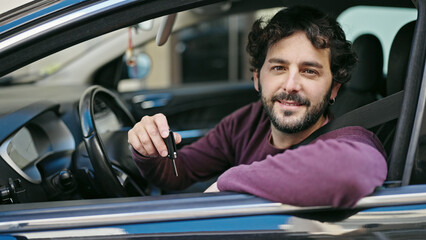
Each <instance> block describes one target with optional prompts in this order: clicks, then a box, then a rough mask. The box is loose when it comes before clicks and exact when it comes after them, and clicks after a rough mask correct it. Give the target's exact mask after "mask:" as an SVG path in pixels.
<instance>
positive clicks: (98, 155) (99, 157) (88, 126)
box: [79, 85, 135, 197]
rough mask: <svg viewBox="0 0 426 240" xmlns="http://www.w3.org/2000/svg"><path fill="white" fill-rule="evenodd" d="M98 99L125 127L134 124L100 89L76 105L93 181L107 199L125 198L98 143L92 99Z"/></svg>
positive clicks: (88, 91)
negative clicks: (92, 172) (92, 171)
mask: <svg viewBox="0 0 426 240" xmlns="http://www.w3.org/2000/svg"><path fill="white" fill-rule="evenodd" d="M97 97H100V98H102V100H103V101H104V102H105V103H106V104H107V105H108V107H109V108H110V109H111V110H112V111H113V112H114V113H116V115H117V117H118V118H119V121H120V122H121V123H122V124H123V125H124V126H129V127H131V126H133V125H134V124H135V120H134V118H133V117H132V115H131V114H130V113H129V112H128V111H127V109H126V107H125V106H124V104H123V103H122V102H121V100H120V99H119V98H118V97H117V96H116V95H115V94H114V93H113V92H111V91H109V90H108V89H105V88H103V87H101V86H98V85H95V86H91V87H89V88H88V89H86V91H85V92H84V93H83V95H82V96H81V98H80V103H79V115H80V124H81V130H82V133H83V140H84V144H85V146H86V149H87V154H88V155H89V158H90V162H91V163H92V166H93V169H94V171H95V174H94V175H95V180H96V181H97V182H98V183H101V187H102V189H103V191H104V193H105V194H106V195H107V196H108V197H126V196H128V194H127V193H126V190H125V189H124V187H123V186H122V185H121V183H120V181H119V180H118V178H117V175H116V174H115V172H114V170H113V167H112V164H111V161H110V159H109V157H108V154H107V151H106V150H105V146H104V144H103V143H102V141H101V138H100V136H99V133H98V131H97V128H96V124H95V119H94V112H95V110H94V106H95V104H94V103H95V98H97Z"/></svg>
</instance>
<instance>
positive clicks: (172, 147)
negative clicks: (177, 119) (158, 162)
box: [163, 130, 178, 177]
mask: <svg viewBox="0 0 426 240" xmlns="http://www.w3.org/2000/svg"><path fill="white" fill-rule="evenodd" d="M163 139H164V143H166V146H167V157H168V158H169V159H170V160H171V162H172V167H173V172H174V173H175V176H176V177H177V176H178V172H177V168H176V162H175V159H176V158H177V148H176V143H175V136H174V134H173V131H172V130H169V136H168V137H166V138H163Z"/></svg>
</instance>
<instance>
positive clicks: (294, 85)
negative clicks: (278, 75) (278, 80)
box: [282, 70, 301, 93]
mask: <svg viewBox="0 0 426 240" xmlns="http://www.w3.org/2000/svg"><path fill="white" fill-rule="evenodd" d="M283 77H284V79H283V86H282V87H283V89H284V91H286V92H288V93H290V92H298V91H300V89H301V81H300V80H301V79H300V76H299V74H298V71H296V70H290V71H289V72H288V74H286V75H285V76H283Z"/></svg>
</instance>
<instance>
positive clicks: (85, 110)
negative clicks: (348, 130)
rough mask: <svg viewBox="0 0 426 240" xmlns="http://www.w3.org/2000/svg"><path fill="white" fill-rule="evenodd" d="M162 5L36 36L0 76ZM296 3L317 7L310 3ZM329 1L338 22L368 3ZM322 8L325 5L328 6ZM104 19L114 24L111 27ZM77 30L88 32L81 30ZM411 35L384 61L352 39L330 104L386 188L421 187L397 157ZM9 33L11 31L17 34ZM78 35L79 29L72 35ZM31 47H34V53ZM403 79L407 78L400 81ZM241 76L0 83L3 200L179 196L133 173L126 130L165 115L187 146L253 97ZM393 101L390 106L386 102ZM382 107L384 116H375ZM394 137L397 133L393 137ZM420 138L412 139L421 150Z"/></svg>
mask: <svg viewBox="0 0 426 240" xmlns="http://www.w3.org/2000/svg"><path fill="white" fill-rule="evenodd" d="M154 2H155V1H154ZM165 2H167V1H160V2H159V3H148V4H147V6H145V5H137V6H135V7H134V8H133V9H131V8H125V9H124V10H123V11H121V12H117V13H113V14H110V15H109V16H107V17H105V16H104V18H102V19H100V18H99V19H94V20H91V21H87V22H85V23H84V24H80V25H79V26H77V25H73V26H71V27H69V28H67V29H66V30H64V31H63V32H62V33H55V34H52V36H47V37H45V38H43V39H36V40H37V43H34V42H31V46H32V47H30V45H28V46H27V47H26V46H24V47H22V48H21V49H18V50H15V51H14V52H13V53H10V54H8V61H5V59H4V58H3V57H2V56H0V61H1V62H5V66H3V67H2V69H1V73H5V72H7V71H11V70H14V69H17V68H18V67H20V66H23V65H25V64H26V63H29V62H31V61H33V60H34V59H37V58H40V57H43V56H46V55H48V54H50V53H53V52H54V51H55V50H59V49H61V48H64V47H67V46H70V45H72V44H74V43H77V42H79V41H83V39H88V38H90V37H93V36H96V35H98V34H101V33H105V32H107V31H112V30H115V29H116V28H118V27H116V26H121V27H128V26H130V25H132V24H135V23H138V22H140V21H142V20H145V19H148V18H152V17H156V16H158V15H164V14H169V13H171V12H170V10H168V9H167V8H165V7H163V8H165V10H163V11H158V10H156V11H157V12H156V13H155V14H154V15H155V16H152V14H151V13H150V12H149V11H154V10H155V8H156V7H159V6H160V3H165ZM288 2H289V1H282V2H278V3H277V1H269V0H267V1H262V3H260V2H259V1H248V2H243V1H235V2H232V6H231V7H230V8H229V9H228V10H227V12H221V13H218V15H221V14H237V13H242V12H245V11H249V10H250V11H251V10H254V9H258V8H272V7H281V6H283V5H285V4H286V3H288ZM301 2H302V3H304V4H312V5H314V6H318V4H316V3H315V1H308V0H306V1H301ZM167 3H168V2H167ZM150 4H151V5H150ZM172 4H173V3H172ZM176 4H177V3H176ZM327 4H328V5H327ZM327 4H324V5H320V6H318V7H319V8H320V9H322V10H325V11H326V10H328V9H333V11H332V12H330V14H332V15H335V16H338V15H339V14H340V13H341V12H343V11H344V10H345V9H347V8H349V7H351V6H354V5H375V4H376V3H372V2H370V1H359V2H356V1H344V2H343V1H339V2H338V3H334V2H333V1H327ZM330 4H332V5H333V7H332V8H331V7H330ZM378 4H382V5H383V6H389V7H400V8H414V5H413V4H412V3H411V1H396V0H395V1H393V0H387V1H383V2H382V3H378ZM193 5H194V6H195V5H197V4H196V3H193V4H190V5H188V6H184V7H175V9H174V11H178V10H181V8H189V7H191V6H193ZM141 8H146V9H147V10H146V14H144V15H143V16H141V17H140V18H132V19H131V20H125V19H123V17H122V16H123V15H125V14H131V13H133V12H137V11H140V12H144V11H143V10H141ZM117 17H118V18H119V19H120V20H119V21H118V22H117V20H116V19H114V18H117ZM178 17H179V14H178ZM40 21H42V20H40ZM112 22H115V24H116V25H115V26H109V25H111V24H110V23H112ZM83 27H84V28H86V29H89V30H92V31H82V29H83ZM415 30H416V22H415V21H414V22H410V23H408V24H406V25H405V26H404V27H402V28H401V29H400V31H398V33H397V35H396V36H395V37H394V40H393V42H392V46H391V49H390V53H389V59H388V60H387V59H385V60H384V59H383V58H384V53H383V46H382V44H381V42H380V40H379V39H378V37H377V36H375V35H374V34H371V33H368V34H363V35H360V36H359V37H357V38H356V39H355V40H354V41H353V49H354V51H355V52H356V53H357V55H358V58H359V64H358V65H357V67H356V69H355V71H354V73H353V76H352V78H351V80H350V82H349V83H348V84H347V85H346V86H344V88H342V89H341V91H340V93H339V95H338V98H337V99H336V104H335V105H333V106H332V108H331V111H332V112H333V114H334V116H335V119H336V120H338V119H340V117H343V118H345V115H347V114H350V115H347V116H352V117H351V118H353V116H354V115H355V114H356V115H359V116H360V117H358V118H357V119H358V120H353V121H352V122H351V121H347V122H345V123H344V124H348V123H351V124H357V125H364V124H365V126H367V127H368V128H369V129H370V130H372V131H373V132H374V133H375V134H376V135H377V136H378V137H379V139H380V140H381V141H382V143H383V145H384V147H385V149H386V151H387V154H388V164H389V176H388V179H387V183H386V184H385V186H386V187H395V186H401V185H408V184H414V183H415V184H424V183H425V181H426V178H425V174H424V171H426V168H425V166H424V164H425V161H426V160H425V159H416V162H415V163H414V165H415V167H414V168H413V170H412V171H410V170H408V171H410V174H409V175H404V176H408V179H404V180H403V172H404V169H405V168H406V167H405V166H406V162H405V159H406V158H405V155H406V154H407V151H408V148H409V147H408V144H409V141H408V139H409V138H410V136H411V129H412V126H413V124H414V116H415V111H416V108H415V107H412V106H416V105H417V100H418V96H419V91H420V82H419V81H418V79H419V77H418V76H419V75H420V74H421V72H420V71H421V67H422V66H417V65H410V60H411V61H413V59H418V58H423V59H424V56H422V55H421V53H422V52H424V51H422V49H423V48H424V46H419V47H417V48H414V49H413V48H412V45H411V44H412V43H413V44H414V45H416V46H417V45H423V44H419V43H421V40H422V39H424V36H420V35H419V33H418V32H417V33H416V34H417V35H416V34H415ZM16 31H19V28H18V29H16ZM102 31H103V32H102ZM77 32H82V33H81V34H75V33H77ZM7 34H9V33H7ZM7 34H6V35H7ZM10 34H11V33H10ZM73 35H75V37H74V36H73ZM77 35H78V37H77ZM423 35H424V34H423ZM36 40H34V41H36ZM57 41H60V42H61V43H60V44H57V43H56V44H57V46H56V47H55V48H53V49H51V50H44V49H43V47H42V46H49V44H51V43H53V42H57ZM34 46H35V47H34ZM33 48H37V49H38V50H36V51H34V50H33ZM28 49H31V53H28V52H29V51H28ZM12 50H13V49H12ZM416 51H417V52H416ZM123 54H124V53H123ZM416 54H417V55H416ZM419 54H420V55H419ZM19 58H25V61H19V64H16V65H14V63H16V62H17V60H16V59H19ZM384 61H387V62H388V67H387V71H386V72H387V74H386V76H384V75H383V71H382V69H383V66H384ZM122 64H123V61H122V56H119V57H118V58H116V59H113V60H111V61H110V62H109V63H108V64H106V65H105V66H103V67H102V68H99V69H97V72H96V75H94V76H97V77H98V78H99V77H102V76H112V75H114V76H117V74H119V73H120V71H122V69H121V67H122ZM94 78H96V77H94ZM406 79H408V80H409V83H408V84H407V83H406ZM244 80H245V81H239V82H222V83H218V84H216V83H215V84H207V85H201V84H191V85H188V86H186V85H182V86H178V87H173V88H166V89H141V90H137V91H132V92H118V91H117V89H116V88H117V84H111V82H108V81H95V80H94V79H93V83H95V84H97V85H94V86H90V87H89V86H87V85H83V86H80V85H76V86H61V85H53V86H47V85H42V84H39V85H37V84H32V85H26V84H21V85H7V86H4V87H3V86H2V87H1V88H0V99H1V101H0V126H2V127H1V130H0V154H1V159H2V161H0V173H1V176H2V177H1V178H0V190H1V192H2V194H1V203H2V204H12V203H34V202H47V201H58V200H82V199H99V198H111V197H130V196H147V195H165V194H170V193H173V194H176V193H182V192H167V191H164V190H161V189H157V188H156V187H155V186H152V185H150V184H149V183H148V182H147V181H146V180H145V179H143V178H142V177H141V176H140V174H139V172H138V171H137V169H136V168H135V166H134V163H133V162H132V160H131V156H130V149H129V146H128V144H127V131H128V130H129V129H130V128H131V127H132V126H133V124H134V123H135V121H137V120H138V119H141V118H142V117H143V116H144V115H153V114H155V113H158V112H162V113H164V114H165V115H166V116H167V117H168V119H169V123H170V126H172V130H174V131H176V132H179V133H181V135H182V136H183V138H184V139H183V143H182V144H181V145H179V146H178V147H182V146H183V145H185V144H190V143H191V142H194V141H196V140H197V139H198V138H200V137H201V136H203V135H204V134H205V133H206V132H207V131H209V129H211V128H212V127H214V125H215V124H217V123H218V122H219V121H220V120H221V119H222V118H223V117H224V116H226V115H228V114H229V113H231V112H233V111H235V110H236V109H238V108H239V107H241V106H244V105H246V104H248V103H250V102H253V101H257V100H258V95H257V92H256V91H255V90H254V88H253V86H252V82H251V81H250V79H244ZM89 85H91V84H89ZM402 97H404V98H402ZM402 99H403V100H402ZM391 103H392V104H394V105H393V106H390V105H391ZM363 106H364V108H360V107H363ZM384 106H385V107H384ZM381 108H382V111H380V112H377V110H378V109H381ZM383 108H392V110H391V111H390V110H389V112H392V111H393V113H394V115H393V116H391V114H385V115H386V116H383V119H380V120H377V119H375V120H374V121H371V118H368V117H367V115H369V114H368V113H371V112H376V116H377V115H380V113H383V112H386V111H388V109H383ZM353 112H355V114H354V113H353ZM363 112H364V114H362V113H363ZM382 115H383V114H382ZM399 116H400V117H399ZM364 117H365V118H364ZM347 118H348V117H346V119H347ZM376 120H377V121H376ZM356 121H358V123H356ZM338 122H339V121H338ZM366 122H367V123H366ZM401 122H403V123H404V124H402V123H401ZM372 123H374V124H372ZM396 135H397V136H399V137H398V138H397V139H395V136H396ZM422 136H423V135H422ZM423 138H424V136H423ZM423 138H421V139H420V141H421V143H423V144H424V142H425V141H424V139H423ZM423 150H424V149H423V148H420V153H419V154H418V156H422V154H421V152H422V151H423ZM406 171H407V170H406ZM405 178H407V177H405ZM404 181H405V183H404ZM208 184H209V182H208V183H200V184H199V185H197V186H193V187H192V188H190V189H189V190H187V191H184V192H202V191H203V190H204V189H205V188H206V187H207V186H208Z"/></svg>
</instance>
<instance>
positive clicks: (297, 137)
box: [271, 116, 327, 149]
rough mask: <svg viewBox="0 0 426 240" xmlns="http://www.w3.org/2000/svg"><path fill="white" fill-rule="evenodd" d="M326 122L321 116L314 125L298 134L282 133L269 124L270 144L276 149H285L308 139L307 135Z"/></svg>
mask: <svg viewBox="0 0 426 240" xmlns="http://www.w3.org/2000/svg"><path fill="white" fill-rule="evenodd" d="M326 120H327V118H326V117H324V116H321V118H320V119H319V120H318V121H317V122H316V123H315V124H314V125H312V126H311V127H309V128H308V129H306V130H304V131H301V132H298V133H283V132H281V131H280V130H278V129H276V128H275V127H274V125H272V124H271V135H272V136H271V137H272V139H271V143H272V145H273V146H275V147H276V148H280V149H287V148H289V147H291V146H293V145H295V144H298V143H300V142H302V141H303V140H304V139H306V138H307V137H309V135H311V134H312V133H313V132H315V131H316V130H317V129H318V128H320V127H322V126H323V125H324V124H325V122H326Z"/></svg>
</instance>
